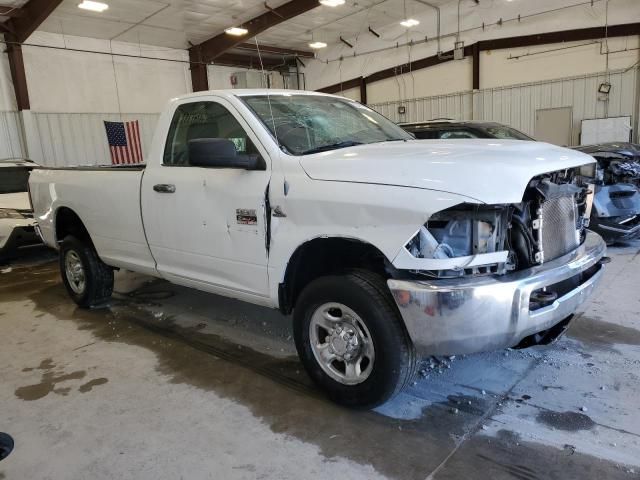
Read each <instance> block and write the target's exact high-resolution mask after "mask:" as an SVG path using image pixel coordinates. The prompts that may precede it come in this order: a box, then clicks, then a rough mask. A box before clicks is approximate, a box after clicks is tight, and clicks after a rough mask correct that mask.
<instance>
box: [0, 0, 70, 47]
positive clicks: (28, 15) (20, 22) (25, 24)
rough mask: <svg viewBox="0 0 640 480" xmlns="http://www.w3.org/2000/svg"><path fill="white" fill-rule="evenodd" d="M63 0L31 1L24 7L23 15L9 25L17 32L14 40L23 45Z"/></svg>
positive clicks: (16, 17) (12, 19) (14, 18)
mask: <svg viewBox="0 0 640 480" xmlns="http://www.w3.org/2000/svg"><path fill="white" fill-rule="evenodd" d="M61 3H62V0H30V1H29V2H27V3H26V4H25V5H23V6H22V8H21V10H22V14H21V15H16V16H15V17H13V18H11V19H10V20H9V21H8V22H7V23H9V24H10V25H11V28H12V29H13V30H14V31H15V32H16V33H15V38H14V40H15V41H17V42H20V43H23V42H24V41H25V40H26V39H27V38H29V35H31V34H32V33H33V32H34V31H35V30H36V28H38V27H39V26H40V24H41V23H42V22H44V21H45V20H46V19H47V17H48V16H49V15H51V13H52V12H53V11H54V10H55V9H56V7H57V6H58V5H60V4H61Z"/></svg>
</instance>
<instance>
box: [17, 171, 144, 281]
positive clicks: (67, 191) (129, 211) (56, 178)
mask: <svg viewBox="0 0 640 480" xmlns="http://www.w3.org/2000/svg"><path fill="white" fill-rule="evenodd" d="M144 168H145V166H144V165H113V166H111V165H108V166H104V167H102V166H96V167H90V166H88V167H82V166H81V167H61V168H58V167H53V168H48V167H45V168H37V169H34V170H33V171H32V172H31V176H30V178H29V187H30V192H31V201H32V202H33V210H34V218H35V219H36V220H37V222H38V225H39V228H40V231H41V233H42V237H43V240H44V241H45V243H46V244H47V245H49V246H51V247H54V248H57V246H58V242H60V241H62V240H63V238H59V237H62V236H64V234H62V233H59V232H57V231H56V230H55V225H56V218H55V217H56V216H57V215H60V214H61V213H60V212H61V211H62V212H63V213H62V214H64V211H65V209H66V210H67V212H68V211H69V210H70V211H72V212H73V214H75V215H77V216H78V217H80V220H81V221H82V224H83V225H84V226H85V227H86V229H87V231H88V232H89V235H90V236H91V239H92V241H93V243H94V246H95V247H96V251H97V252H98V254H99V255H100V257H101V258H102V260H103V261H104V262H106V263H108V264H109V265H112V266H115V267H120V268H130V267H131V266H134V265H135V266H137V269H138V270H140V269H141V267H142V268H143V269H146V268H148V269H150V271H151V272H153V271H154V268H155V262H154V261H153V257H152V256H151V252H150V251H149V246H148V244H147V240H146V237H145V232H144V227H143V224H142V214H141V211H140V184H141V181H142V175H143V174H144ZM60 207H63V208H60ZM52 212H55V214H52Z"/></svg>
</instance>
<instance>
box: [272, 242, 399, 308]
mask: <svg viewBox="0 0 640 480" xmlns="http://www.w3.org/2000/svg"><path fill="white" fill-rule="evenodd" d="M354 268H360V269H365V270H370V271H372V272H375V273H378V274H380V275H381V276H383V277H384V278H388V277H390V274H389V270H390V269H391V268H393V267H392V266H391V263H390V261H389V260H388V259H387V257H386V256H385V255H384V254H383V253H382V251H381V250H380V249H379V248H377V247H376V246H375V245H373V244H371V243H369V242H366V241H363V240H361V239H358V238H350V237H316V238H312V239H309V240H307V241H305V242H304V243H302V244H300V245H299V246H298V247H297V248H296V249H295V251H294V252H293V253H292V254H291V256H290V257H289V261H288V262H287V266H286V268H285V272H284V275H283V278H282V282H281V283H280V284H279V285H278V306H279V308H280V311H281V312H282V313H284V314H289V313H291V311H292V310H293V307H294V306H295V303H296V300H297V298H298V296H299V294H300V292H301V291H302V290H303V289H304V287H305V286H306V285H308V284H309V283H310V282H311V281H313V280H314V279H316V278H318V277H320V276H323V275H329V274H335V273H339V272H341V271H345V270H348V269H354Z"/></svg>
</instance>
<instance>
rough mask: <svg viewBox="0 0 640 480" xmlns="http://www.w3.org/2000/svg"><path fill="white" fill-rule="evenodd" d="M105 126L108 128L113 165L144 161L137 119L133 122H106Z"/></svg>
mask: <svg viewBox="0 0 640 480" xmlns="http://www.w3.org/2000/svg"><path fill="white" fill-rule="evenodd" d="M104 128H105V129H106V130H107V141H108V142H109V151H110V152H111V163H112V164H113V165H122V164H128V163H142V161H143V159H142V145H141V144H140V127H139V126H138V121H137V120H134V121H133V122H104Z"/></svg>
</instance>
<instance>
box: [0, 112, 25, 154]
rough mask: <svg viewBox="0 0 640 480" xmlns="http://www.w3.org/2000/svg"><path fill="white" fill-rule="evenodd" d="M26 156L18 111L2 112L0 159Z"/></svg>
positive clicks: (0, 114) (0, 115)
mask: <svg viewBox="0 0 640 480" xmlns="http://www.w3.org/2000/svg"><path fill="white" fill-rule="evenodd" d="M24 156H25V148H24V139H23V136H22V124H21V122H20V114H19V113H18V112H0V160H2V159H3V158H17V157H24Z"/></svg>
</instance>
